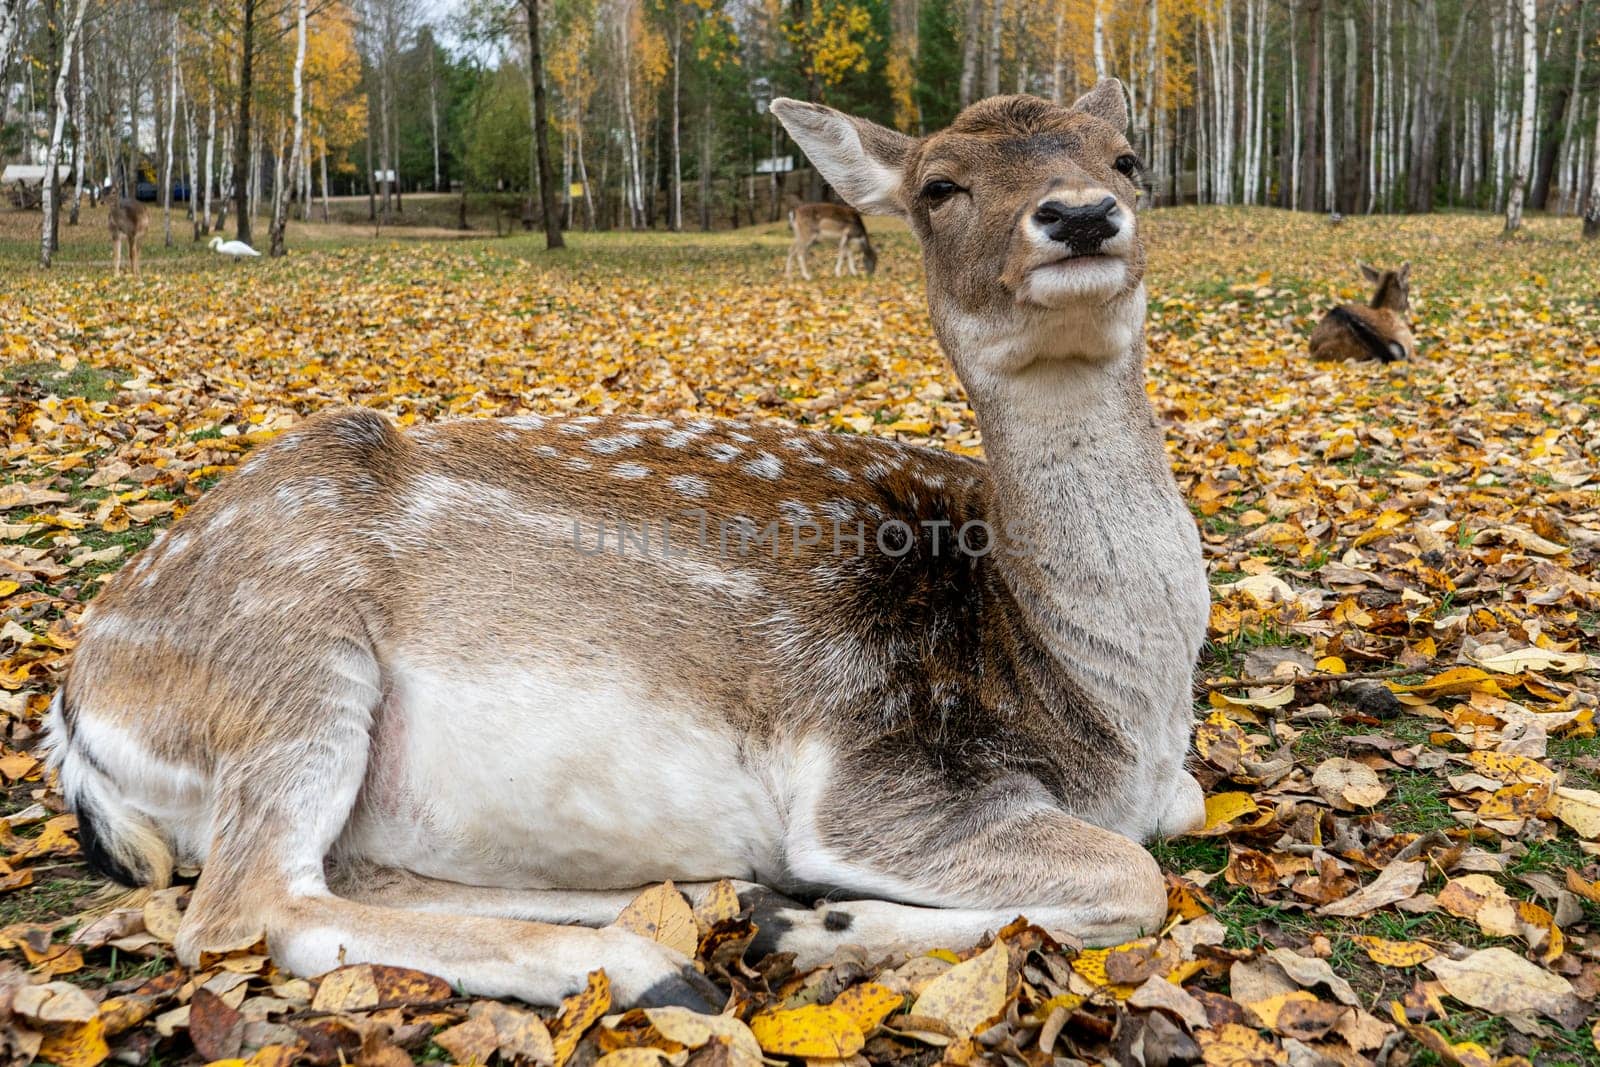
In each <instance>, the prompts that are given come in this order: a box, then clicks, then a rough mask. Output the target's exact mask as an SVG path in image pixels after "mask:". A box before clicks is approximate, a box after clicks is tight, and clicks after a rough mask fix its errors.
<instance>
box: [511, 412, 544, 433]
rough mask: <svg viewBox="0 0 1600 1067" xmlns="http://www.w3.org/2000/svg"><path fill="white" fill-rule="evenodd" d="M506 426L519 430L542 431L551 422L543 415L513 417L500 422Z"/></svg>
mask: <svg viewBox="0 0 1600 1067" xmlns="http://www.w3.org/2000/svg"><path fill="white" fill-rule="evenodd" d="M500 421H501V422H502V423H503V424H504V425H506V426H510V427H512V428H513V429H517V430H542V429H544V428H545V424H546V423H547V422H549V421H550V420H548V419H546V418H545V417H544V416H543V415H513V416H511V417H510V418H509V419H501V420H500Z"/></svg>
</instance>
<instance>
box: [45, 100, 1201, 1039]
mask: <svg viewBox="0 0 1600 1067" xmlns="http://www.w3.org/2000/svg"><path fill="white" fill-rule="evenodd" d="M772 110H773V112H774V113H775V114H776V115H777V117H778V118H779V120H780V121H781V122H782V123H783V124H784V126H785V127H786V128H787V130H788V132H789V134H790V136H791V137H793V138H794V140H795V141H796V142H797V143H798V144H799V145H800V147H801V148H802V149H803V150H804V151H805V153H806V154H807V155H808V156H809V157H810V158H811V160H812V161H813V163H814V165H815V166H816V167H817V168H818V169H819V170H820V171H821V172H822V174H823V176H824V177H825V178H826V179H827V180H828V181H829V183H830V184H832V185H833V187H834V188H835V189H837V190H839V191H840V192H841V193H842V195H843V196H844V197H845V198H846V199H847V200H848V201H849V202H850V204H851V205H852V206H853V207H854V208H855V209H856V210H858V211H861V212H863V213H866V214H879V215H894V216H898V217H900V218H903V219H905V220H906V221H907V222H908V223H909V224H910V228H911V230H912V231H913V233H914V234H915V235H916V237H917V239H918V241H919V243H920V245H921V250H922V259H923V264H924V266H925V269H926V278H927V304H928V310H929V313H930V315H931V318H932V322H933V326H934V330H935V333H936V335H937V337H938V340H939V342H940V343H941V345H942V347H943V349H944V351H945V353H946V354H947V355H948V357H949V359H950V360H951V362H952V364H953V367H954V370H955V373H956V374H957V376H958V377H959V378H960V380H961V381H962V382H963V383H964V385H965V387H966V390H967V393H968V396H969V398H970V403H971V405H972V408H973V410H974V412H975V413H976V418H977V422H978V424H979V426H980V428H981V430H982V434H983V442H984V447H985V452H986V458H985V459H984V460H981V461H980V460H978V459H975V458H971V457H967V456H963V455H958V454H955V453H952V452H948V451H945V450H942V449H938V448H930V447H917V446H913V445H910V444H907V443H904V442H900V441H895V440H891V439H885V438H879V437H871V436H855V435H847V434H836V433H829V432H818V431H814V430H808V429H802V428H800V427H797V426H794V425H789V424H783V423H765V422H763V423H755V422H751V421H747V420H740V419H732V420H722V419H712V418H695V417H688V416H684V417H676V418H656V417H646V416H641V415H628V414H612V415H596V414H570V413H569V414H566V415H549V416H546V415H540V414H524V415H515V416H510V417H502V418H498V419H463V420H457V421H443V422H439V423H434V424H428V425H424V426H421V427H415V428H411V429H408V430H405V431H402V430H401V429H399V428H398V427H397V426H396V425H395V424H394V423H392V422H391V421H390V420H389V419H388V418H387V417H386V416H384V415H382V414H380V413H379V412H377V411H374V410H370V409H364V408H354V409H334V410H331V411H326V412H322V413H318V414H315V415H313V416H311V417H309V418H307V419H305V420H304V421H303V422H302V423H300V424H298V425H297V426H296V427H293V428H291V429H290V430H289V431H287V432H286V433H284V434H282V435H281V436H279V437H278V438H276V439H275V440H274V441H272V442H270V443H267V444H264V445H262V446H260V447H259V448H258V449H256V450H255V451H254V452H253V453H252V454H251V455H250V456H249V457H248V459H246V460H245V462H243V463H241V464H240V465H239V467H238V468H237V469H236V470H235V471H233V472H232V473H230V474H229V475H228V476H227V477H226V478H225V479H224V480H223V481H222V482H221V483H220V484H219V485H218V486H217V487H216V488H214V489H213V490H211V491H208V492H207V493H206V494H204V495H203V496H202V497H200V498H199V500H198V501H197V502H196V503H195V505H194V506H193V508H192V509H190V510H189V511H188V513H187V514H186V515H185V516H184V517H183V518H182V519H180V520H179V521H178V522H177V523H176V524H174V525H173V526H172V527H170V528H169V529H167V530H166V531H164V532H163V533H162V534H161V536H160V537H159V538H158V540H156V541H155V542H153V543H152V544H151V545H150V546H149V547H147V548H146V549H144V550H143V551H141V552H140V553H138V554H137V555H136V556H135V557H133V559H132V560H131V561H130V562H129V564H128V565H127V566H126V567H125V568H124V569H123V570H122V571H121V572H120V573H119V574H118V575H117V576H116V578H115V579H114V580H113V581H111V582H110V583H109V584H108V586H107V588H106V589H105V590H104V591H103V592H102V593H101V594H100V595H99V596H98V597H97V598H96V599H95V600H94V602H93V603H92V605H91V607H90V609H89V611H88V612H87V613H86V616H85V619H84V621H83V625H82V628H81V630H80V632H79V635H78V638H79V641H78V645H77V647H76V650H75V652H74V659H73V661H72V663H71V666H70V669H69V671H68V672H67V674H66V677H65V681H64V684H63V685H62V686H61V688H60V689H59V690H58V691H57V692H56V693H55V695H54V697H53V699H52V704H51V707H50V710H49V711H48V713H47V716H46V719H47V733H48V739H49V740H48V744H49V749H48V752H49V755H48V759H49V766H50V767H51V768H52V769H53V771H54V773H55V774H56V775H57V776H58V777H57V780H58V781H59V784H60V787H61V790H62V793H63V795H64V798H65V801H66V803H67V805H68V806H69V807H70V809H71V810H72V811H73V812H75V813H76V815H77V821H78V834H79V839H80V843H81V845H82V849H83V852H84V854H85V856H86V857H87V859H88V861H89V862H90V863H91V864H93V866H94V867H95V869H96V870H98V871H100V872H102V873H103V874H105V875H106V876H107V877H109V878H111V879H112V880H114V881H116V882H119V883H122V884H126V885H151V886H162V885H168V884H170V883H171V880H172V877H173V872H174V870H175V869H176V868H179V867H184V868H191V867H198V868H199V869H200V874H199V879H198V882H197V883H196V884H195V885H194V887H193V889H192V891H191V893H190V900H189V904H188V907H187V910H186V911H185V912H184V914H183V918H182V923H181V926H180V927H179V930H178V934H177V937H176V950H177V953H178V956H179V958H180V959H181V960H184V961H188V962H189V963H191V964H192V963H194V962H195V961H197V960H198V958H199V956H200V954H201V953H202V952H206V951H210V950H213V949H219V948H222V947H226V946H237V945H241V944H254V943H255V942H256V939H258V938H261V937H264V938H265V940H266V944H267V947H268V949H269V951H270V952H271V954H272V957H273V959H274V960H275V962H276V964H277V965H278V966H280V967H281V968H283V969H285V970H287V971H289V972H292V973H294V974H299V975H305V976H311V975H316V974H320V973H323V972H325V971H327V970H330V969H332V968H334V967H336V966H338V965H340V964H344V963H350V964H353V963H361V962H374V963H383V964H389V965H396V966H405V967H411V968H414V969H417V970H421V971H425V972H428V973H431V974H435V975H439V976H441V977H444V978H446V979H448V980H449V981H450V982H452V983H454V984H456V985H458V986H459V987H460V988H461V989H463V990H465V991H467V992H469V993H471V994H473V995H479V996H491V997H515V998H519V999H521V1000H523V1001H526V1002H529V1003H532V1004H544V1005H548V1004H555V1003H558V1002H559V1000H560V998H562V997H563V996H565V995H568V994H571V993H572V992H574V991H575V990H578V989H581V988H583V986H584V983H585V977H586V974H587V973H588V972H589V971H590V970H591V969H593V968H596V967H600V968H603V969H604V970H605V971H606V973H607V975H608V976H609V978H610V981H611V984H612V990H613V995H614V999H615V1001H616V1003H618V1004H619V1005H625V1004H641V1005H660V1004H681V1005H686V1006H690V1007H695V1008H697V1010H713V1011H714V1010H716V1008H717V1007H718V1006H720V1005H721V1003H722V1001H723V1000H724V999H725V998H724V996H723V995H722V994H720V993H719V992H718V991H717V990H716V987H715V986H713V985H712V984H711V983H710V982H709V981H708V980H707V979H706V978H705V976H704V975H703V974H701V973H700V972H699V971H698V970H697V969H696V968H695V967H694V966H693V965H692V964H691V963H690V961H689V960H688V959H686V958H685V957H683V956H682V955H680V954H678V953H677V952H676V951H674V950H672V949H670V948H668V947H666V946H663V945H661V944H658V943H656V942H654V941H651V940H647V939H644V938H642V937H639V936H637V935H636V934H633V933H630V932H627V931H626V930H623V929H621V928H618V927H614V926H608V925H607V924H609V923H612V922H613V921H614V920H615V918H616V917H617V915H618V913H619V912H620V911H621V910H622V909H623V908H624V907H625V906H626V904H627V903H628V902H629V901H630V900H631V899H632V897H633V896H634V895H635V892H636V889H637V887H639V886H642V885H648V884H654V883H657V882H661V881H663V880H667V879H671V880H672V881H673V882H674V883H675V884H676V885H677V887H678V888H679V890H680V891H681V892H682V893H683V894H684V895H685V896H686V897H688V899H689V900H690V901H691V902H694V901H699V900H702V899H704V897H705V894H707V893H709V892H711V891H713V889H714V888H715V887H717V886H720V885H721V881H720V880H722V879H727V880H730V881H731V882H732V883H733V884H734V886H735V888H736V890H737V892H738V893H739V896H740V900H741V903H742V904H743V906H745V907H746V908H748V909H750V911H751V915H752V918H753V920H754V922H755V923H756V925H757V927H758V929H759V934H758V936H757V938H756V941H755V943H754V945H753V946H752V949H751V951H754V952H761V953H764V952H789V953H793V954H794V955H795V959H796V962H797V964H798V965H799V966H801V967H812V966H816V965H818V964H820V963H821V962H824V961H826V960H827V959H829V958H830V957H831V955H832V954H833V953H834V952H835V951H836V950H837V949H838V948H840V947H841V946H844V945H847V944H849V945H859V946H862V947H863V948H864V949H865V950H866V951H868V952H870V953H872V954H874V958H883V956H884V955H886V954H891V953H898V952H903V951H913V950H916V949H926V948H929V947H931V946H938V945H951V944H960V945H967V944H972V943H974V942H976V941H977V940H978V939H980V938H981V937H983V936H984V935H985V934H986V933H992V932H994V931H996V930H997V929H999V928H1000V927H1002V926H1003V925H1005V924H1006V923H1008V922H1010V921H1012V920H1013V919H1014V918H1016V917H1017V916H1018V915H1026V916H1027V917H1028V918H1029V919H1030V920H1032V921H1033V922H1035V923H1036V924H1038V925H1039V926H1041V927H1042V928H1044V929H1046V930H1049V931H1052V932H1053V933H1055V934H1057V935H1058V936H1061V937H1072V938H1077V939H1080V940H1081V942H1082V943H1085V944H1090V945H1110V944H1117V943H1121V942H1124V941H1127V940H1129V939H1131V938H1135V937H1138V936H1141V935H1144V934H1149V933H1152V932H1153V931H1155V930H1157V929H1158V928H1159V927H1160V926H1161V925H1162V923H1163V921H1164V919H1165V916H1166V911H1167V897H1166V892H1165V888H1164V884H1163V877H1162V874H1161V871H1160V869H1159V867H1158V865H1157V864H1156V862H1155V860H1154V858H1153V857H1152V855H1151V854H1150V852H1149V851H1147V849H1146V848H1145V847H1144V846H1143V842H1147V841H1150V840H1152V839H1154V838H1156V837H1159V836H1162V835H1170V834H1177V833H1182V832H1185V831H1187V830H1189V829H1192V828H1195V827H1197V826H1199V825H1200V824H1201V823H1202V822H1203V819H1204V804H1203V797H1202V793H1201V788H1200V786H1199V784H1198V782H1197V781H1196V780H1195V778H1194V777H1193V776H1192V775H1191V774H1190V773H1189V771H1188V770H1187V769H1186V766H1185V760H1186V755H1187V752H1188V749H1189V745H1190V739H1191V734H1192V730H1193V721H1194V720H1193V710H1192V708H1193V705H1192V696H1191V685H1192V672H1193V669H1194V664H1195V660H1196V656H1197V654H1198V651H1199V649H1200V646H1201V642H1202V640H1203V638H1204V636H1205V633H1206V622H1207V616H1208V610H1209V594H1208V587H1207V582H1206V575H1205V569H1204V566H1203V563H1202V558H1201V551H1200V542H1199V537H1198V535H1197V532H1196V527H1195V522H1194V520H1193V518H1192V516H1191V514H1190V512H1189V510H1188V508H1187V507H1186V505H1185V503H1184V500H1183V498H1182V497H1181V495H1180V494H1179V491H1178V488H1177V485H1176V484H1175V482H1174V479H1173V475H1172V471H1171V467H1170V465H1169V462H1168V459H1167V455H1166V452H1165V450H1164V447H1163V432H1162V429H1161V428H1160V426H1159V425H1158V423H1157V420H1156V417H1155V414H1154V411H1153V409H1152V407H1151V403H1150V401H1149V399H1148V398H1147V396H1146V393H1145V389H1144V378H1145V372H1144V359H1145V343H1144V319H1145V308H1146V291H1145V286H1144V267H1145V250H1144V244H1143V239H1142V237H1141V234H1140V227H1139V223H1138V219H1137V217H1136V215H1135V204H1136V200H1137V187H1136V184H1135V179H1136V177H1137V176H1138V174H1139V168H1140V164H1139V161H1138V158H1137V157H1136V156H1135V155H1134V153H1133V150H1132V148H1131V147H1130V145H1129V142H1128V141H1127V139H1126V137H1125V132H1124V131H1125V130H1126V128H1127V124H1128V109H1127V103H1126V100H1125V98H1124V95H1123V89H1122V87H1121V85H1120V83H1119V82H1117V81H1115V80H1113V79H1105V80H1102V81H1101V82H1099V83H1098V84H1097V85H1096V86H1095V87H1094V88H1093V89H1092V90H1090V91H1088V92H1087V93H1086V94H1084V95H1083V96H1082V97H1080V98H1079V99H1078V100H1076V101H1075V102H1074V103H1073V104H1072V105H1071V106H1070V107H1064V106H1061V105H1056V104H1052V103H1050V102H1047V101H1044V100H1041V99H1038V98H1035V97H1031V96H1002V97H994V98H990V99H987V100H984V101H981V102H979V103H975V104H973V105H972V106H971V107H969V108H967V109H966V110H964V111H963V112H961V113H960V115H959V116H958V117H957V118H956V119H955V120H954V122H953V123H952V124H951V125H950V126H949V127H948V128H947V129H944V130H941V131H938V132H936V133H933V134H930V135H928V136H926V137H923V138H913V137H910V136H906V135H904V134H900V133H897V132H895V131H892V130H889V129H886V128H884V127H881V126H878V125H875V124H873V123H871V122H869V121H866V120H864V119H861V118H857V117H854V116H850V115H847V114H845V113H842V112H839V111H836V110H833V109H830V108H828V107H824V106H821V105H818V104H810V103H803V102H800V101H796V100H789V99H779V100H775V101H774V102H773V103H772Z"/></svg>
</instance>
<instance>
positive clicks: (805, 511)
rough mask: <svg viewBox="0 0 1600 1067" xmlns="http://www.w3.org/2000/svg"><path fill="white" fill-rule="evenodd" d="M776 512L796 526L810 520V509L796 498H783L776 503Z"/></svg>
mask: <svg viewBox="0 0 1600 1067" xmlns="http://www.w3.org/2000/svg"><path fill="white" fill-rule="evenodd" d="M778 513H779V514H781V515H782V516H783V517H784V518H786V519H788V520H789V521H790V522H791V523H793V524H794V525H796V526H798V525H800V524H801V523H803V522H810V521H811V509H810V508H808V507H807V506H806V505H804V504H802V503H801V502H800V501H798V500H785V501H782V502H780V503H779V504H778Z"/></svg>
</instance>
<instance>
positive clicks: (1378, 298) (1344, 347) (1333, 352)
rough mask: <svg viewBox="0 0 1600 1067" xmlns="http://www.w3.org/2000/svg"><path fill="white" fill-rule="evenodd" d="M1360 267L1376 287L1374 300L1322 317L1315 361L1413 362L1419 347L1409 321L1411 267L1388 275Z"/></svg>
mask: <svg viewBox="0 0 1600 1067" xmlns="http://www.w3.org/2000/svg"><path fill="white" fill-rule="evenodd" d="M1356 266H1357V267H1358V268H1359V269H1360V271H1361V276H1362V277H1363V278H1365V279H1366V280H1367V282H1368V284H1370V285H1372V286H1373V293H1372V299H1371V300H1370V301H1369V302H1368V303H1367V304H1366V305H1365V306H1363V305H1361V304H1343V305H1341V306H1339V307H1336V308H1334V309H1333V310H1331V311H1329V312H1328V313H1327V314H1326V315H1324V316H1322V320H1321V321H1320V322H1318V323H1317V327H1316V329H1315V330H1313V331H1312V332H1311V358H1312V359H1316V360H1367V359H1375V360H1377V361H1379V362H1380V363H1393V362H1394V361H1395V360H1399V359H1410V358H1412V357H1413V356H1415V355H1416V351H1417V344H1416V340H1415V339H1414V338H1413V337H1412V336H1411V326H1410V324H1409V323H1408V322H1407V321H1406V316H1407V314H1408V313H1409V312H1410V310H1411V264H1410V263H1409V262H1407V263H1404V264H1402V265H1401V267H1400V269H1399V270H1385V271H1380V270H1378V269H1377V268H1376V267H1371V266H1368V265H1367V264H1365V263H1358V264H1356Z"/></svg>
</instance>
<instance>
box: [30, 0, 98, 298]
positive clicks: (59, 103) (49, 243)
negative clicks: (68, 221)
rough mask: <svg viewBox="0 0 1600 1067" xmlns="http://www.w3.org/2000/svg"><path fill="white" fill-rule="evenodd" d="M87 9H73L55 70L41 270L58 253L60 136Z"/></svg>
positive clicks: (82, 1)
mask: <svg viewBox="0 0 1600 1067" xmlns="http://www.w3.org/2000/svg"><path fill="white" fill-rule="evenodd" d="M52 6H53V5H52ZM88 7H89V0H78V2H77V5H76V6H75V7H74V8H73V11H72V21H71V22H70V23H68V25H67V32H66V35H65V36H64V37H63V38H62V41H61V62H60V66H59V67H57V68H56V79H55V80H56V84H55V96H54V97H53V98H52V102H51V121H50V151H49V154H48V155H46V157H45V180H44V181H43V183H41V190H42V192H43V194H44V220H43V225H42V226H41V227H40V236H39V265H40V266H41V267H48V266H49V265H50V257H51V256H52V255H53V254H54V253H55V250H56V220H57V218H58V216H59V214H60V212H59V210H58V207H59V204H60V201H61V176H60V174H58V173H57V171H56V168H57V167H58V166H59V165H60V163H61V136H62V133H63V131H64V129H65V127H66V123H67V79H68V77H69V76H70V75H71V71H72V52H73V49H74V48H75V47H76V46H77V43H78V33H79V31H80V30H82V29H83V13H84V11H85V10H87V9H88ZM52 58H54V57H53V56H52Z"/></svg>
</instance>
